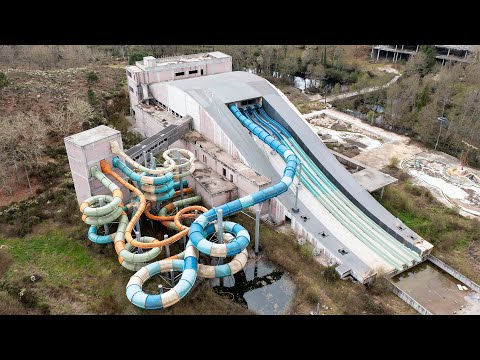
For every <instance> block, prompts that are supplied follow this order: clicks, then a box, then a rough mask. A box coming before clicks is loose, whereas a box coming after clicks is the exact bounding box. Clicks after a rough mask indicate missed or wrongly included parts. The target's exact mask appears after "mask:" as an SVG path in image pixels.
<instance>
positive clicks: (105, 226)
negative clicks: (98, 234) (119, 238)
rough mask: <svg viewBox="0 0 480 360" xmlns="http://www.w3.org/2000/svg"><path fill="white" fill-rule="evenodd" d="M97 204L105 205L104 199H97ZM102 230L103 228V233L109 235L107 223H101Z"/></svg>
mask: <svg viewBox="0 0 480 360" xmlns="http://www.w3.org/2000/svg"><path fill="white" fill-rule="evenodd" d="M98 204H99V205H100V206H104V205H105V201H103V199H100V200H99V201H98ZM103 230H104V232H105V235H110V231H108V224H105V225H103Z"/></svg>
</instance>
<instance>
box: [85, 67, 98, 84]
mask: <svg viewBox="0 0 480 360" xmlns="http://www.w3.org/2000/svg"><path fill="white" fill-rule="evenodd" d="M85 78H86V79H87V81H88V82H89V83H90V84H92V83H95V82H97V81H98V75H97V73H96V72H95V71H94V70H87V71H86V72H85Z"/></svg>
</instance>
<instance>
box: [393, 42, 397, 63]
mask: <svg viewBox="0 0 480 360" xmlns="http://www.w3.org/2000/svg"><path fill="white" fill-rule="evenodd" d="M397 48H398V45H395V52H394V53H393V62H394V63H396V62H397V56H398V53H397Z"/></svg>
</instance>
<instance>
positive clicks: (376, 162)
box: [304, 109, 425, 169]
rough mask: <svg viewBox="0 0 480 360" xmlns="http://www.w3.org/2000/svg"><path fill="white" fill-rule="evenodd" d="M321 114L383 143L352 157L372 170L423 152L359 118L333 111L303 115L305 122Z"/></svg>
mask: <svg viewBox="0 0 480 360" xmlns="http://www.w3.org/2000/svg"><path fill="white" fill-rule="evenodd" d="M322 114H325V116H327V117H328V118H331V119H333V120H337V121H342V122H344V123H347V124H350V125H352V127H353V128H352V131H358V132H360V133H364V134H366V135H367V136H373V137H374V138H380V139H381V141H382V142H383V144H382V145H381V146H379V147H377V148H374V149H371V150H369V151H364V152H361V153H360V154H359V155H357V156H355V157H354V159H355V160H358V161H360V162H362V163H364V164H366V165H368V166H371V167H373V168H376V169H381V168H382V167H384V166H386V165H388V164H389V162H390V158H392V157H393V156H395V157H397V158H398V159H399V160H400V161H401V160H403V159H407V158H410V157H412V156H413V155H415V154H418V153H420V152H422V151H425V148H423V147H420V146H418V145H416V144H411V143H410V138H409V137H407V136H403V135H398V134H395V133H392V132H390V131H387V130H384V129H381V128H378V127H375V126H372V125H369V124H366V123H364V122H362V120H360V119H359V118H356V117H354V116H351V115H347V114H345V113H343V112H341V111H338V110H335V109H324V110H320V111H314V112H312V113H310V114H306V115H304V118H305V119H306V120H310V119H314V118H318V117H320V116H321V115H322Z"/></svg>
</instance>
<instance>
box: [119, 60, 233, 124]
mask: <svg viewBox="0 0 480 360" xmlns="http://www.w3.org/2000/svg"><path fill="white" fill-rule="evenodd" d="M229 71H232V57H231V56H230V55H227V54H224V53H222V52H220V51H214V52H210V53H203V54H193V55H182V56H171V57H164V58H158V59H156V58H154V57H152V56H147V57H144V58H143V60H142V61H137V62H136V63H135V65H130V66H127V68H126V74H127V80H128V91H129V96H130V106H131V109H132V110H133V111H135V113H133V111H132V115H133V116H134V117H136V110H135V108H134V106H135V105H137V104H138V103H139V102H141V101H142V100H147V99H150V98H152V96H151V92H150V88H149V85H150V84H153V83H159V82H164V81H171V80H179V79H188V78H192V77H201V76H207V75H213V74H220V73H223V72H229Z"/></svg>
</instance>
